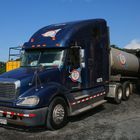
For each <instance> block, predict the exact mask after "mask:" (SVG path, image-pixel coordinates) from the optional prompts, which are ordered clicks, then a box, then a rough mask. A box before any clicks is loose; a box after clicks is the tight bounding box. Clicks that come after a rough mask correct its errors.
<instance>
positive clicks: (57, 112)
mask: <svg viewBox="0 0 140 140" xmlns="http://www.w3.org/2000/svg"><path fill="white" fill-rule="evenodd" d="M64 116H65V110H64V107H63V106H62V105H61V104H58V105H56V106H55V107H54V110H53V121H54V122H55V123H56V124H60V123H62V122H63V120H64Z"/></svg>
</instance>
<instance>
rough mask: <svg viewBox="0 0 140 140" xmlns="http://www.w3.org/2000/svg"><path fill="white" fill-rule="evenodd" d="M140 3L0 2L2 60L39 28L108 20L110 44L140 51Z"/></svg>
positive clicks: (124, 0) (76, 0)
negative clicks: (80, 21)
mask: <svg viewBox="0 0 140 140" xmlns="http://www.w3.org/2000/svg"><path fill="white" fill-rule="evenodd" d="M139 7H140V0H0V61H2V60H4V61H7V60H8V48H9V47H15V46H18V45H22V44H23V43H24V42H26V41H28V40H29V38H30V36H31V35H32V34H33V33H34V32H36V31H37V30H38V29H40V28H42V27H44V26H46V25H49V24H53V23H60V22H65V21H73V20H81V19H93V18H104V19H106V20H107V22H108V26H109V27H110V42H111V44H116V45H117V46H118V47H121V48H122V47H127V48H134V49H135V48H138V47H139V48H140V29H139V26H140V8H139Z"/></svg>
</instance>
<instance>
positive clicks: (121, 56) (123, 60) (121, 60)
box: [119, 53, 126, 65]
mask: <svg viewBox="0 0 140 140" xmlns="http://www.w3.org/2000/svg"><path fill="white" fill-rule="evenodd" d="M119 58H120V62H121V64H122V65H125V63H126V58H125V56H124V55H123V54H121V53H120V54H119Z"/></svg>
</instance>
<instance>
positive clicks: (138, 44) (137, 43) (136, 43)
mask: <svg viewBox="0 0 140 140" xmlns="http://www.w3.org/2000/svg"><path fill="white" fill-rule="evenodd" d="M124 48H126V49H140V40H138V39H134V40H132V41H131V42H130V43H129V44H127V45H126V46H125V47H124Z"/></svg>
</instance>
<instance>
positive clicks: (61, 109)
mask: <svg viewBox="0 0 140 140" xmlns="http://www.w3.org/2000/svg"><path fill="white" fill-rule="evenodd" d="M67 116H68V111H67V104H66V102H65V100H64V99H63V98H61V97H56V98H55V99H54V100H53V101H52V102H51V104H50V105H49V111H48V115H47V120H46V126H47V128H48V129H50V130H56V129H59V128H62V127H63V126H65V125H66V124H67V122H68V119H67Z"/></svg>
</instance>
